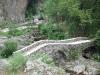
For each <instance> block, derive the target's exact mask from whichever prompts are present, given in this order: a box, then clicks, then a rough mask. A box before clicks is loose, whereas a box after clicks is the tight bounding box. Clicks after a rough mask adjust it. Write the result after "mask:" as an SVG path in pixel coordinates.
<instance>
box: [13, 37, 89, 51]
mask: <svg viewBox="0 0 100 75" xmlns="http://www.w3.org/2000/svg"><path fill="white" fill-rule="evenodd" d="M85 39H87V38H86V37H77V38H71V39H66V40H40V41H37V42H35V43H33V44H31V45H29V46H27V47H24V48H22V49H20V50H18V51H16V52H14V53H18V52H21V53H23V52H26V51H28V50H30V49H32V48H34V47H36V46H39V45H42V44H45V43H68V42H75V41H79V40H85Z"/></svg>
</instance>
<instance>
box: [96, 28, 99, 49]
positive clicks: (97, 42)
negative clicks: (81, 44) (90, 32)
mask: <svg viewBox="0 0 100 75" xmlns="http://www.w3.org/2000/svg"><path fill="white" fill-rule="evenodd" d="M95 38H96V45H97V46H98V47H99V48H100V30H99V31H98V32H97V34H96V37H95Z"/></svg>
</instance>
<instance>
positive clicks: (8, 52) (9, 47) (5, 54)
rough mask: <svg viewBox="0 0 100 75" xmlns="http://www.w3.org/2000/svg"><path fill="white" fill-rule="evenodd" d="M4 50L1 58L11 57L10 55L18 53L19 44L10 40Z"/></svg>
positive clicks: (5, 44)
mask: <svg viewBox="0 0 100 75" xmlns="http://www.w3.org/2000/svg"><path fill="white" fill-rule="evenodd" d="M4 46H5V47H4V49H3V50H2V53H1V56H2V57H6V58H7V57H9V56H10V55H12V53H13V52H14V51H16V50H17V43H16V42H15V41H11V40H9V41H6V42H5V43H4Z"/></svg>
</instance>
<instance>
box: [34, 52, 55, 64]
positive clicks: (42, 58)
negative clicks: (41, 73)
mask: <svg viewBox="0 0 100 75" xmlns="http://www.w3.org/2000/svg"><path fill="white" fill-rule="evenodd" d="M32 58H33V60H40V61H42V62H43V63H45V64H47V65H48V66H54V62H53V59H52V58H51V57H50V56H49V55H48V54H46V53H42V52H38V53H34V54H33V55H32Z"/></svg>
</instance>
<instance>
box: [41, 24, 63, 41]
mask: <svg viewBox="0 0 100 75" xmlns="http://www.w3.org/2000/svg"><path fill="white" fill-rule="evenodd" d="M39 29H40V32H41V34H43V35H45V36H46V37H48V39H54V40H58V39H59V40H61V39H64V38H65V34H64V32H63V30H62V29H61V28H60V27H58V26H57V25H54V24H52V23H48V24H45V25H41V26H40V27H39Z"/></svg>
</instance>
